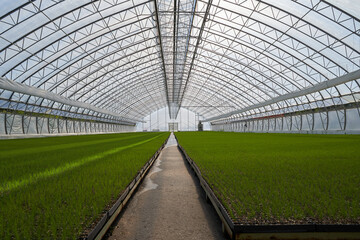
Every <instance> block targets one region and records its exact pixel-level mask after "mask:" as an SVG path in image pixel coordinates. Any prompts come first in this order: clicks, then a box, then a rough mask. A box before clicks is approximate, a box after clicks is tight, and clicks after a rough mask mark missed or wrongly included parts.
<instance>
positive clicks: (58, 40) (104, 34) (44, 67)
mask: <svg viewBox="0 0 360 240" xmlns="http://www.w3.org/2000/svg"><path fill="white" fill-rule="evenodd" d="M149 18H150V17H147V18H144V19H142V20H148V19H149ZM136 22H138V21H136ZM132 24H133V23H129V24H126V25H124V26H121V27H118V28H115V29H113V30H112V31H120V30H121V29H122V28H125V27H128V26H130V25H132ZM150 29H155V28H154V27H153V28H149V29H148V30H150ZM78 30H79V29H77V30H75V31H74V32H77V31H78ZM109 33H110V31H107V32H105V33H103V34H100V35H96V36H94V37H91V36H87V37H88V40H87V41H86V42H84V43H82V44H80V45H79V44H76V43H74V44H73V46H74V47H73V48H72V49H70V50H69V51H66V52H64V53H63V54H61V55H60V56H59V57H57V58H56V59H54V60H52V61H50V62H46V59H43V60H42V61H44V62H46V63H47V64H46V65H44V66H41V67H40V68H38V69H35V71H34V73H33V74H35V73H37V72H39V71H41V70H42V69H46V67H47V66H48V65H50V64H52V63H53V62H54V61H57V60H59V59H61V57H63V56H65V55H67V54H69V53H72V52H74V51H76V50H78V49H82V52H83V54H85V57H88V56H90V57H91V54H89V53H88V51H86V50H84V47H86V45H87V44H90V42H91V41H94V40H96V39H98V38H103V37H105V36H106V35H107V34H109ZM140 33H142V32H140ZM137 34H139V32H138V33H136V34H130V35H128V36H127V37H126V38H123V40H125V39H127V38H130V37H134V36H136V35H137ZM66 37H67V36H63V37H62V38H59V39H57V40H56V41H54V42H51V43H50V44H48V45H46V46H44V47H43V48H42V49H40V50H39V51H37V52H36V53H34V54H33V55H36V54H39V53H40V52H44V51H45V50H46V49H47V48H48V47H50V46H52V45H53V44H55V43H58V42H60V41H62V40H63V39H64V38H66ZM113 41H114V42H116V39H114V40H113ZM110 42H111V40H110ZM109 45H110V44H109ZM106 46H107V45H105V47H106ZM98 47H100V45H99V46H98ZM101 49H102V48H100V49H97V48H95V50H94V52H96V51H99V50H101ZM25 51H26V50H25ZM33 55H30V56H28V57H27V58H26V59H25V60H24V61H22V62H20V63H18V64H17V65H15V66H14V67H13V68H11V69H9V70H8V71H7V72H6V73H5V74H4V76H5V75H7V74H8V73H10V72H11V71H13V70H15V69H16V68H17V67H19V66H20V65H21V64H23V63H25V62H27V61H30V58H31V57H32V56H33ZM75 59H76V58H74V59H73V60H75ZM80 59H83V58H80ZM75 62H77V59H76V60H75V61H74V63H75ZM39 64H40V62H39V63H37V64H35V65H34V66H33V67H32V68H35V67H36V66H37V65H39ZM28 70H29V69H28ZM24 81H25V80H24Z"/></svg>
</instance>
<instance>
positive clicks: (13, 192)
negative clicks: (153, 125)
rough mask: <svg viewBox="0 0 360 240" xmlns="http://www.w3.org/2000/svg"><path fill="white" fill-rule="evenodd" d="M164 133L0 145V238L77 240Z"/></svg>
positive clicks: (72, 138)
mask: <svg viewBox="0 0 360 240" xmlns="http://www.w3.org/2000/svg"><path fill="white" fill-rule="evenodd" d="M167 137H168V133H125V134H124V133H122V134H107V135H87V136H69V137H54V138H39V139H18V140H2V141H0V164H1V166H2V167H1V169H0V238H1V239H14V238H15V239H78V238H79V237H80V236H81V234H82V232H83V231H84V230H85V229H86V228H88V227H89V226H91V225H92V224H93V223H94V221H96V220H97V219H98V217H99V216H100V215H101V213H102V212H103V211H104V210H105V209H107V208H108V207H109V206H110V205H111V203H112V202H113V201H115V200H116V199H117V198H118V197H119V196H120V195H121V193H122V191H123V190H124V189H125V187H126V186H127V185H128V184H129V183H130V181H131V180H132V179H133V178H134V177H135V176H136V174H137V172H138V171H139V170H140V169H141V167H142V166H143V165H144V164H145V163H146V162H147V161H148V160H149V159H150V158H151V156H152V155H153V154H154V153H155V152H156V151H157V149H158V148H159V147H160V146H161V144H162V143H164V141H165V139H166V138H167Z"/></svg>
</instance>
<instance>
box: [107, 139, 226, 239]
mask: <svg viewBox="0 0 360 240" xmlns="http://www.w3.org/2000/svg"><path fill="white" fill-rule="evenodd" d="M106 238H107V239H109V240H115V239H127V240H131V239H207V240H208V239H209V240H211V239H226V238H225V237H224V235H223V233H222V229H221V221H220V219H219V218H218V217H217V215H216V212H215V210H214V209H213V208H212V206H211V205H210V204H208V203H206V200H205V195H204V192H203V190H202V189H201V186H200V185H199V183H198V180H197V179H195V176H194V175H193V172H192V171H191V169H190V168H189V167H188V165H187V164H185V161H184V159H183V156H182V154H181V153H180V151H179V150H178V148H177V142H176V139H175V137H174V135H173V134H171V136H170V138H169V140H168V142H167V144H166V146H165V148H164V149H163V150H162V152H161V154H160V156H159V157H158V159H157V160H156V161H155V163H154V165H153V166H152V168H151V170H150V172H149V173H148V175H147V176H146V177H145V179H144V181H143V183H142V184H141V186H140V187H139V189H138V191H137V192H136V193H135V195H134V196H133V197H132V198H131V200H130V202H129V203H128V205H127V206H126V208H125V209H124V210H123V212H122V213H120V215H119V217H118V219H117V220H116V221H115V223H114V225H113V227H112V229H110V231H109V232H108V234H107V236H106Z"/></svg>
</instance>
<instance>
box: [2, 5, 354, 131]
mask: <svg viewBox="0 0 360 240" xmlns="http://www.w3.org/2000/svg"><path fill="white" fill-rule="evenodd" d="M15 5H16V4H15ZM295 9H296V11H295ZM6 11H7V12H3V15H2V16H0V77H5V78H6V79H9V80H10V81H13V82H14V83H17V84H24V85H23V86H29V89H34V88H37V89H39V91H45V92H46V93H48V95H47V96H43V95H36V94H32V93H30V92H31V91H28V92H26V91H25V92H24V91H23V90H22V91H20V90H19V89H14V88H6V87H1V88H0V108H2V109H9V111H10V112H11V111H22V112H25V113H26V114H27V115H28V114H29V113H33V114H43V113H44V111H45V112H47V113H48V114H52V115H58V116H61V117H67V118H74V119H75V118H76V119H84V120H89V121H95V120H96V121H115V122H118V123H125V122H138V121H141V119H142V118H144V117H145V116H147V115H149V114H150V113H151V112H154V111H156V110H158V109H161V108H163V107H165V106H168V107H169V114H170V117H171V118H176V116H177V114H178V112H179V109H180V107H184V108H188V107H187V106H196V107H192V109H191V110H192V111H195V112H197V114H199V115H201V116H202V118H204V119H207V121H211V122H212V123H213V126H219V125H221V124H230V123H233V124H235V125H234V126H237V127H239V126H238V125H236V124H239V123H241V122H243V121H245V119H248V118H249V116H252V118H254V119H257V120H256V121H257V122H260V120H259V118H261V119H262V120H261V121H262V124H263V125H261V127H260V124H259V123H257V124H258V128H259V129H260V128H261V129H269V128H270V126H275V128H276V126H278V125H279V124H277V123H278V122H281V123H282V126H285V128H287V126H293V125H294V123H297V124H296V125H294V126H293V127H290V129H292V130H293V129H298V130H299V129H302V126H303V125H304V124H303V123H304V122H308V123H311V122H312V124H310V125H311V126H314V121H315V120H314V116H313V115H312V114H305V115H306V116H307V117H306V119H305V120H304V119H303V118H299V117H296V116H298V115H296V113H302V114H303V113H304V111H312V110H311V109H325V110H324V111H323V110H321V111H319V113H318V114H319V116H320V119H321V122H322V125H323V129H324V130H327V129H328V125H329V122H331V118H337V119H338V122H339V126H340V128H341V129H345V128H346V111H347V109H349V106H352V107H353V108H355V109H358V105H357V103H358V102H360V97H359V96H360V82H359V79H360V77H359V76H358V75H356V77H352V78H348V79H347V78H346V76H349V74H354V73H357V72H358V71H359V69H360V20H359V18H358V17H357V16H353V15H351V14H349V13H348V12H346V11H345V10H343V9H341V8H339V7H337V6H334V5H332V4H331V3H329V2H328V1H320V0H297V1H291V2H289V1H285V0H278V1H271V0H261V1H259V0H170V1H165V0H139V1H136V0H131V1H127V0H98V1H86V0H79V1H76V3H73V4H69V2H67V1H61V0H39V1H29V2H26V3H24V4H19V5H18V6H17V7H15V8H14V9H8V10H6ZM314 20H316V21H314ZM30 23H31V25H30ZM333 79H342V80H343V81H340V82H336V83H334V81H333ZM344 79H347V80H344ZM319 86H322V87H320V88H319ZM31 87H32V88H31ZM309 89H312V90H313V91H310V92H309V91H308V90H309ZM49 96H58V97H60V98H57V101H54V99H53V98H51V97H49ZM59 99H68V101H65V100H64V101H65V102H66V103H65V102H64V101H59ZM78 103H83V104H80V105H81V106H80V105H79V104H78ZM84 104H86V106H87V107H84ZM209 106H213V107H209ZM221 106H228V107H221ZM330 108H331V111H330V110H329V109H330ZM329 112H334V115H332V113H331V114H329ZM358 113H359V111H358ZM9 114H11V113H9ZM279 114H282V115H284V117H282V118H281V121H280V120H267V122H266V121H264V120H263V118H264V117H266V116H277V115H279ZM303 115H304V114H303ZM358 117H359V118H360V114H358ZM269 119H276V118H269ZM344 119H345V122H344ZM124 120H126V121H125V122H124ZM51 121H52V120H51ZM277 121H278V122H277ZM0 122H1V120H0ZM265 122H266V123H265ZM10 123H11V121H7V123H6V124H7V125H6V126H10V125H9V124H10ZM287 123H289V124H290V123H291V124H290V125H289V124H287ZM24 124H25V122H24ZM25 125H26V124H25ZM224 126H225V125H224ZM235 128H236V127H235ZM310 128H311V127H310ZM9 129H11V128H9ZM23 129H25V128H23ZM231 129H233V128H231ZM10 132H11V131H10ZM23 132H24V133H25V132H26V131H25V130H23ZM49 132H50V130H49ZM58 132H59V131H58Z"/></svg>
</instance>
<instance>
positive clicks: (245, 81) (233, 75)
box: [108, 56, 271, 95]
mask: <svg viewBox="0 0 360 240" xmlns="http://www.w3.org/2000/svg"><path fill="white" fill-rule="evenodd" d="M204 57H205V56H204ZM115 61H116V60H115ZM146 63H147V62H146ZM203 63H205V62H203ZM122 66H123V65H122ZM122 66H119V67H122ZM211 66H214V65H211ZM231 67H233V66H231ZM125 71H126V70H125ZM125 71H124V72H125ZM223 71H226V72H228V73H229V74H231V75H233V76H234V77H238V76H236V75H235V74H234V73H231V72H229V71H227V70H223ZM245 74H246V73H245ZM246 75H247V74H246ZM248 76H249V77H250V78H254V77H253V76H251V75H248ZM240 79H242V78H240ZM108 80H110V79H108ZM242 80H243V81H245V82H247V83H248V84H249V85H253V86H254V87H255V88H257V86H256V85H254V84H253V83H250V82H248V81H247V80H246V79H242ZM230 85H232V84H230ZM233 87H234V88H237V87H235V86H233ZM268 88H269V89H271V87H268ZM237 89H238V88H237ZM258 89H259V88H258ZM238 90H240V89H238ZM259 90H260V91H262V92H263V93H264V94H266V95H267V93H266V92H265V91H263V90H261V89H259Z"/></svg>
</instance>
